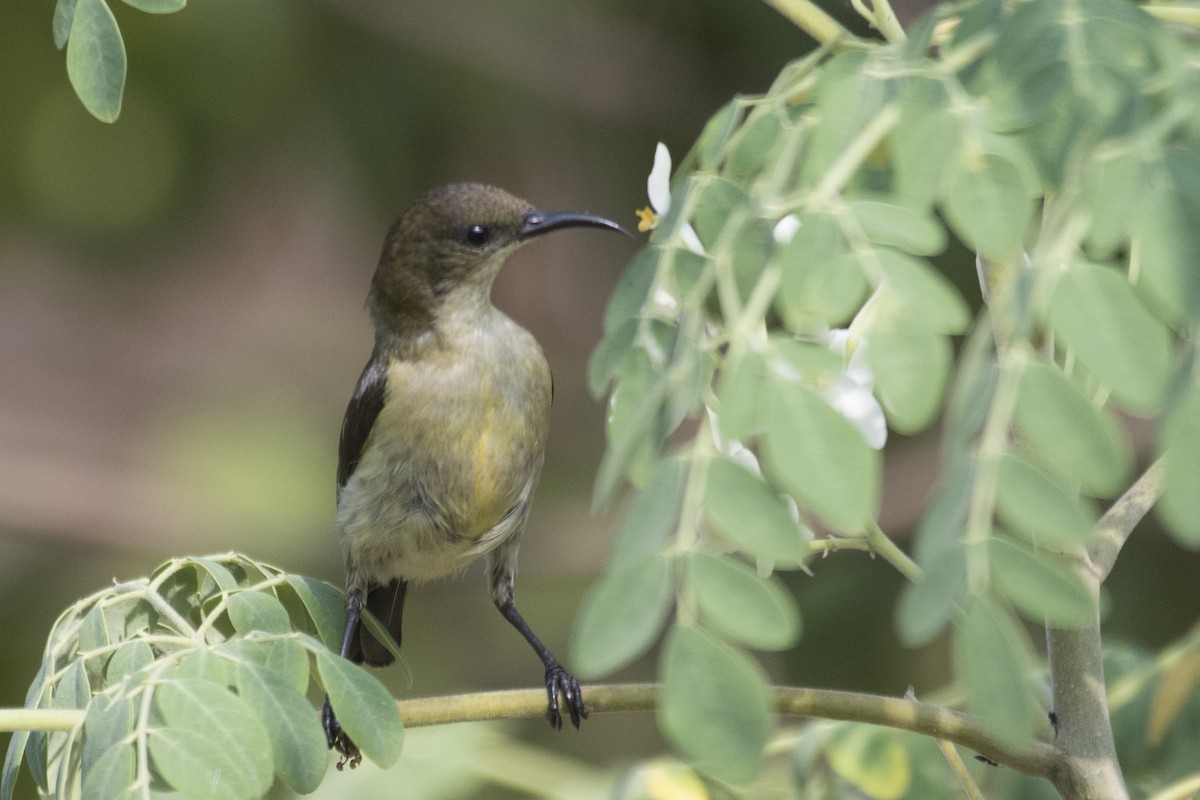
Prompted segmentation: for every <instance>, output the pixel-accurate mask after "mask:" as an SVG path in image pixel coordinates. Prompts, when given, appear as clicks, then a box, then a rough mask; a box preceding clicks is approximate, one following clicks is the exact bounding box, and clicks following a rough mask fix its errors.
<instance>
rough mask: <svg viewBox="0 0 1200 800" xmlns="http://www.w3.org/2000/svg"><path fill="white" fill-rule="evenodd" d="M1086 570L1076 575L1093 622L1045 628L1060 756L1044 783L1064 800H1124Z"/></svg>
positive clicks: (1092, 584)
mask: <svg viewBox="0 0 1200 800" xmlns="http://www.w3.org/2000/svg"><path fill="white" fill-rule="evenodd" d="M1089 567H1090V565H1089V564H1086V563H1084V561H1083V559H1080V566H1079V567H1078V568H1077V570H1076V574H1077V576H1078V577H1079V578H1080V580H1082V581H1083V582H1084V585H1085V586H1086V587H1087V588H1088V590H1089V591H1090V592H1091V594H1092V598H1093V606H1094V608H1095V618H1094V621H1093V622H1092V623H1091V624H1089V625H1088V626H1086V627H1082V628H1077V629H1074V630H1064V629H1061V628H1046V657H1047V660H1048V661H1049V662H1050V683H1051V692H1052V703H1053V705H1052V708H1053V710H1054V714H1055V717H1056V719H1057V725H1056V726H1055V730H1056V736H1055V739H1054V745H1055V747H1056V748H1057V749H1058V750H1059V751H1060V752H1061V753H1062V760H1061V761H1060V762H1059V765H1058V767H1057V768H1056V769H1055V770H1054V772H1053V773H1052V774H1051V775H1050V776H1049V779H1050V781H1051V783H1053V784H1054V787H1055V788H1056V789H1058V792H1059V794H1061V795H1062V796H1063V797H1070V798H1076V797H1078V798H1095V800H1101V798H1103V800H1128V797H1129V792H1128V790H1127V789H1126V788H1125V779H1124V778H1123V777H1122V775H1121V765H1120V763H1118V761H1117V750H1116V745H1115V743H1114V742H1113V734H1112V725H1111V723H1110V720H1109V711H1108V698H1107V696H1106V694H1105V689H1104V650H1103V646H1102V643H1101V640H1100V615H1099V596H1100V581H1099V580H1098V578H1097V576H1096V573H1095V571H1094V570H1093V569H1090V568H1089Z"/></svg>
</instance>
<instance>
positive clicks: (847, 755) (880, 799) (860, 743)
mask: <svg viewBox="0 0 1200 800" xmlns="http://www.w3.org/2000/svg"><path fill="white" fill-rule="evenodd" d="M826 751H827V752H828V753H829V766H830V767H832V768H833V771H834V772H836V773H837V774H838V775H841V776H842V777H843V778H845V779H846V780H848V781H849V782H850V783H852V784H854V785H855V786H857V787H858V788H859V789H861V790H862V792H863V793H864V794H865V795H866V796H867V797H870V798H872V800H899V798H901V797H904V795H905V794H907V792H908V788H909V786H910V785H911V784H912V765H911V764H910V763H909V760H908V753H907V751H905V749H904V746H903V745H902V744H900V742H899V740H898V735H897V734H896V733H895V732H894V731H889V730H886V729H884V728H876V727H872V726H869V725H841V726H838V727H837V728H836V729H835V730H834V732H833V734H832V735H831V736H830V737H829V741H828V743H827V744H826Z"/></svg>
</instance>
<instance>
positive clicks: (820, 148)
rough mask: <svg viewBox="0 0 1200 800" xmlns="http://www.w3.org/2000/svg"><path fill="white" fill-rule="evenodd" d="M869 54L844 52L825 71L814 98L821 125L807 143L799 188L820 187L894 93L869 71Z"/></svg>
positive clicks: (814, 130) (886, 84)
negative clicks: (832, 168)
mask: <svg viewBox="0 0 1200 800" xmlns="http://www.w3.org/2000/svg"><path fill="white" fill-rule="evenodd" d="M866 61H867V55H866V53H863V52H850V51H847V52H844V53H841V54H839V55H837V56H835V57H833V58H831V59H830V60H829V61H828V62H826V64H825V65H824V67H823V68H822V69H821V72H820V77H819V79H818V81H817V86H816V88H815V89H814V91H813V95H814V97H815V99H816V101H817V103H818V106H819V110H818V114H817V116H818V119H819V124H817V125H816V126H815V127H814V128H813V130H812V132H811V133H810V134H809V137H808V141H807V142H806V143H805V148H804V158H803V161H802V162H801V167H800V175H799V178H798V186H797V187H796V188H800V189H807V188H810V187H813V186H816V185H817V184H819V183H820V181H821V179H822V178H823V177H824V176H825V174H826V173H827V172H828V170H829V168H830V167H831V166H832V165H833V164H834V162H835V161H837V159H838V157H839V156H841V155H842V153H843V152H844V151H845V149H846V148H847V147H848V146H849V145H850V143H851V142H853V141H854V139H855V137H856V136H857V135H858V133H859V132H860V131H862V130H863V129H864V128H866V127H867V126H868V125H870V124H871V121H872V120H873V119H874V118H875V116H876V115H877V114H878V113H879V111H880V109H881V108H882V106H883V104H884V102H885V101H886V100H887V99H888V98H889V96H890V94H891V86H890V85H889V83H888V81H885V80H881V79H879V78H877V77H875V76H873V75H868V74H867V72H868V70H867V65H866Z"/></svg>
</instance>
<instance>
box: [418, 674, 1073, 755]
mask: <svg viewBox="0 0 1200 800" xmlns="http://www.w3.org/2000/svg"><path fill="white" fill-rule="evenodd" d="M658 691H659V687H658V686H657V685H656V684H595V685H587V686H584V687H583V695H584V700H585V702H586V703H587V708H588V711H589V712H590V713H599V714H605V713H610V712H617V711H643V712H645V711H653V710H654V709H655V702H656V699H657V697H658ZM771 691H772V693H773V694H774V696H775V710H776V711H777V712H778V713H780V714H783V715H787V716H797V717H822V718H825V719H836V720H843V721H847V722H865V723H869V724H872V725H883V726H886V727H889V728H896V729H897V730H903V731H911V732H913V733H923V734H926V735H928V736H933V737H935V738H939V739H946V740H949V741H951V742H954V743H955V744H958V745H961V746H963V747H966V748H967V749H969V750H973V751H974V752H976V753H979V754H980V755H982V756H986V757H987V758H990V759H991V760H993V761H996V762H998V763H1000V764H1004V765H1005V766H1008V767H1011V768H1012V769H1015V770H1017V771H1019V772H1023V773H1025V774H1026V775H1034V776H1038V777H1043V778H1044V777H1048V776H1049V775H1051V774H1052V773H1053V771H1054V770H1055V769H1056V767H1057V765H1058V762H1059V756H1058V752H1057V751H1056V750H1055V748H1053V747H1051V746H1050V745H1048V744H1045V743H1044V742H1031V743H1030V744H1029V747H1028V748H1027V749H1019V748H1013V747H1008V746H1006V745H1002V744H999V743H998V742H996V741H995V739H994V738H993V737H992V735H991V734H990V733H989V732H988V731H987V730H986V729H985V728H984V726H983V724H982V723H981V722H980V721H979V720H977V719H976V718H974V717H972V716H970V715H969V714H964V713H962V712H960V711H953V710H951V709H948V708H943V707H941V706H935V705H931V704H929V703H922V702H919V701H915V700H906V699H904V698H899V697H884V696H882V695H873V694H862V693H857V692H841V691H834V690H830V689H804V688H794V687H787V686H779V687H775V688H773V689H772V690H771ZM397 705H398V706H399V707H400V714H401V716H403V717H404V726H405V727H406V728H419V727H422V726H425V725H445V724H449V723H453V722H478V721H484V720H497V719H515V718H535V717H541V716H543V715H544V714H545V713H546V692H545V691H544V690H542V689H516V690H512V691H504V692H480V693H478V694H464V695H452V696H444V697H425V698H418V699H415V700H400V701H399V702H398V703H397Z"/></svg>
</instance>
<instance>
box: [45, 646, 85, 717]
mask: <svg viewBox="0 0 1200 800" xmlns="http://www.w3.org/2000/svg"><path fill="white" fill-rule="evenodd" d="M91 702H92V689H91V685H90V683H89V681H88V675H87V668H86V667H85V666H84V663H83V659H82V658H77V659H75V660H74V661H72V662H71V664H70V666H68V667H67V668H66V669H65V670H64V671H63V673H62V676H61V677H60V678H59V679H58V683H57V684H55V686H54V697H53V699H52V700H51V701H50V707H51V708H76V709H78V708H87V707H88V704H89V703H91Z"/></svg>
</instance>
